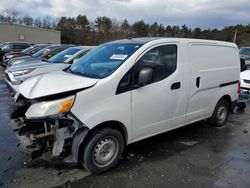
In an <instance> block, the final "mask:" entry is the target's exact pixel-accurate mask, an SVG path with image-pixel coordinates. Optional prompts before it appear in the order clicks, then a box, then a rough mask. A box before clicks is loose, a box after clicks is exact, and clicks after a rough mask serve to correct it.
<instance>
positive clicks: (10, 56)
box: [5, 55, 14, 59]
mask: <svg viewBox="0 0 250 188" xmlns="http://www.w3.org/2000/svg"><path fill="white" fill-rule="evenodd" d="M12 57H14V56H13V55H6V57H5V58H6V59H10V58H12Z"/></svg>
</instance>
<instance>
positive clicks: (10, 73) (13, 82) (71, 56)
mask: <svg viewBox="0 0 250 188" xmlns="http://www.w3.org/2000/svg"><path fill="white" fill-rule="evenodd" d="M93 48H95V46H74V47H70V48H67V49H66V50H64V51H62V52H60V53H58V54H56V55H55V56H53V57H51V58H50V59H48V60H46V61H45V60H44V61H41V60H37V61H32V62H30V63H29V62H28V63H23V64H20V65H19V64H17V65H12V66H10V67H8V68H7V69H6V70H5V74H6V78H5V81H6V83H7V85H8V86H9V87H10V88H11V90H12V91H13V92H14V93H16V92H17V91H18V88H19V85H20V84H21V83H22V82H24V81H25V80H27V79H29V78H31V77H33V76H37V75H41V74H44V73H48V72H52V71H56V70H62V69H65V68H66V67H68V66H69V65H70V64H72V63H73V61H76V60H77V59H79V58H81V57H82V56H84V55H85V54H86V53H87V52H89V51H90V50H92V49H93Z"/></svg>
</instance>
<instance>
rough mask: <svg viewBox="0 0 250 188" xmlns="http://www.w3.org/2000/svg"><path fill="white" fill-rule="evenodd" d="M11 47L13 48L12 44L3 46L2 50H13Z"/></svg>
mask: <svg viewBox="0 0 250 188" xmlns="http://www.w3.org/2000/svg"><path fill="white" fill-rule="evenodd" d="M11 47H12V44H3V45H2V46H1V49H2V50H6V51H7V50H11Z"/></svg>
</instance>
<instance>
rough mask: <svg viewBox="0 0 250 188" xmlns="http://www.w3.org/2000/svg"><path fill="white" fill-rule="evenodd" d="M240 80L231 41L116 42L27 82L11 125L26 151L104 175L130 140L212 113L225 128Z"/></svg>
mask: <svg viewBox="0 0 250 188" xmlns="http://www.w3.org/2000/svg"><path fill="white" fill-rule="evenodd" d="M239 79H240V58H239V53H238V48H237V46H236V45H235V44H233V43H228V42H220V41H209V40H195V39H179V38H138V39H130V40H120V41H114V42H110V43H106V44H103V45H101V46H99V47H98V48H96V49H94V50H92V51H91V52H89V53H88V54H86V55H85V56H84V57H82V58H81V59H79V60H78V61H77V62H75V63H73V64H72V65H71V66H70V67H69V68H68V69H65V70H63V71H62V70H60V71H57V72H53V73H48V74H45V75H41V76H36V77H33V78H31V79H29V80H27V81H25V82H24V83H22V84H21V86H20V90H19V93H18V94H17V95H16V96H15V103H14V106H13V109H14V110H13V112H12V115H11V118H12V121H11V122H12V127H13V129H14V131H15V132H16V134H17V135H18V138H19V140H20V143H21V144H20V145H19V147H21V148H22V149H23V150H24V151H27V152H29V153H31V154H34V155H33V156H37V155H41V154H43V153H45V152H47V153H49V154H50V155H51V156H52V157H54V158H60V159H64V160H65V161H67V162H69V161H71V162H79V163H80V164H82V165H83V167H85V168H86V169H88V170H89V171H91V172H94V173H102V172H105V171H107V170H110V169H111V168H113V167H114V166H115V165H116V164H117V163H118V162H119V159H120V157H121V156H122V153H123V149H124V146H126V145H128V144H132V143H134V142H137V141H139V140H142V139H145V138H148V137H151V136H154V135H157V134H160V133H163V132H166V131H169V130H172V129H176V128H178V127H182V126H185V125H187V124H190V123H193V122H196V121H200V120H203V119H207V118H208V119H209V122H210V123H211V125H214V126H222V125H224V124H225V123H226V121H227V118H228V115H229V110H230V109H233V108H234V107H235V105H236V101H237V99H238V89H239V88H238V87H239V84H238V83H239Z"/></svg>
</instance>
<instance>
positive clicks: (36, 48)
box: [2, 44, 49, 67]
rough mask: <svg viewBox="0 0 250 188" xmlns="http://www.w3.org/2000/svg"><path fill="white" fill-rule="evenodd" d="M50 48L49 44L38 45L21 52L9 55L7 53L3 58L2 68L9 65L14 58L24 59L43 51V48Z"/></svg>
mask: <svg viewBox="0 0 250 188" xmlns="http://www.w3.org/2000/svg"><path fill="white" fill-rule="evenodd" d="M48 46H49V44H36V45H33V46H30V47H28V48H25V49H24V50H22V51H21V52H9V53H6V54H5V55H4V56H3V62H2V66H3V67H6V66H7V65H8V64H9V61H10V60H11V59H12V58H15V57H22V56H31V55H32V54H34V53H36V52H38V51H39V50H41V49H43V48H46V47H48Z"/></svg>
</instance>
